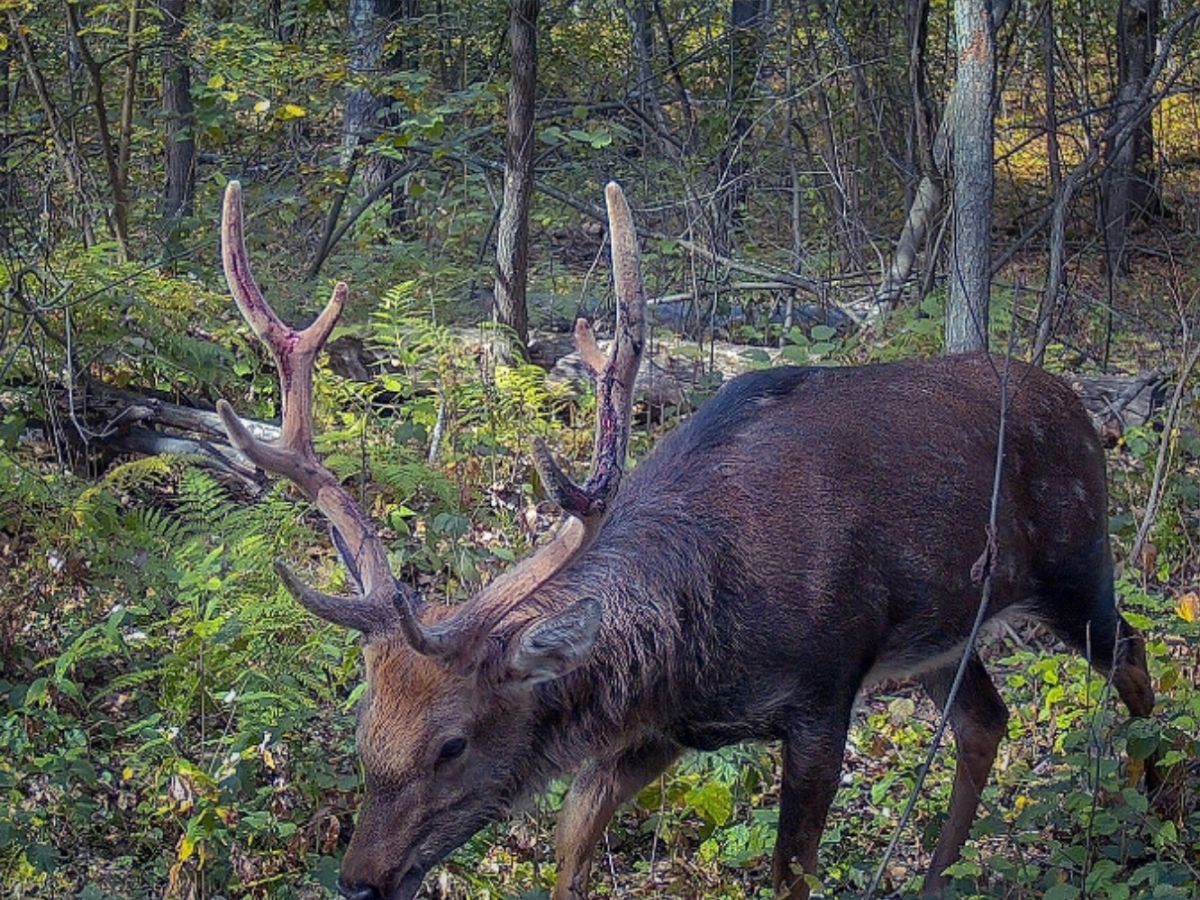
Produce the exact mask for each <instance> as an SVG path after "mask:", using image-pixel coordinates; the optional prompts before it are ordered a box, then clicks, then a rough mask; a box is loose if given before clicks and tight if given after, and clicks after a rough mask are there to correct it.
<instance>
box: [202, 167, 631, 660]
mask: <svg viewBox="0 0 1200 900" xmlns="http://www.w3.org/2000/svg"><path fill="white" fill-rule="evenodd" d="M606 197H607V201H608V215H609V225H610V230H611V242H612V261H613V277H614V280H615V283H616V297H617V330H616V339H615V340H614V342H613V347H612V351H611V353H610V354H609V356H608V357H605V356H604V354H603V353H601V351H600V349H599V347H598V346H597V345H596V340H595V337H594V336H593V335H592V330H591V328H590V326H589V325H588V323H587V322H586V321H585V320H583V319H580V320H579V321H578V322H577V323H576V324H575V342H576V345H577V346H578V348H579V351H580V355H581V356H582V357H583V360H584V364H585V365H586V366H587V368H588V370H589V372H591V374H592V377H593V378H594V379H595V382H596V395H597V421H596V446H595V449H594V452H593V456H592V472H591V475H590V477H589V478H588V480H587V482H586V483H585V484H584V485H583V486H582V487H580V486H579V485H577V484H575V483H574V482H573V481H571V479H570V478H568V477H567V476H566V475H565V474H564V473H563V472H562V470H561V469H560V468H559V467H558V465H557V464H556V463H555V462H554V459H553V457H552V456H551V455H550V451H549V450H548V449H547V448H546V446H545V444H543V443H541V442H540V441H539V442H538V443H537V444H536V446H535V448H534V464H535V465H536V467H537V470H538V472H539V473H540V475H541V478H542V482H543V484H545V485H546V488H547V490H548V491H549V493H550V494H551V496H552V497H553V498H554V499H555V500H556V501H557V502H558V503H559V505H561V506H562V508H563V510H564V512H566V513H568V515H569V516H570V518H568V519H567V520H566V521H565V522H564V523H563V524H562V525H561V526H560V527H559V529H558V531H557V532H556V534H555V535H554V537H553V538H551V539H550V541H548V542H547V543H546V544H545V545H544V546H543V547H541V548H540V549H539V550H538V551H537V552H536V553H534V554H533V555H532V556H529V557H528V558H526V559H525V560H523V561H522V562H521V563H519V564H518V565H517V566H515V567H514V568H513V569H511V570H509V571H508V572H507V573H505V574H504V575H501V576H500V577H499V578H497V579H495V580H494V581H493V582H492V583H491V584H489V585H488V587H487V588H486V589H485V590H484V591H483V592H482V593H480V594H479V595H477V596H476V597H475V598H474V600H473V601H472V602H471V603H470V604H468V605H467V607H465V608H464V609H463V610H460V611H459V613H458V614H457V615H455V616H452V617H449V618H447V619H445V620H443V621H442V622H439V623H438V624H436V625H424V624H423V623H422V622H421V621H420V618H419V616H418V599H417V597H416V595H415V593H414V592H413V591H412V589H411V588H409V587H408V586H406V585H404V584H402V583H401V582H399V581H397V579H396V578H395V576H394V575H393V574H392V570H391V567H390V565H389V564H388V560H387V551H386V549H385V548H384V546H383V542H382V541H381V540H380V539H379V536H378V535H377V534H376V533H375V530H374V529H373V528H372V526H371V523H370V520H369V519H368V518H367V516H366V515H365V514H364V513H363V511H362V510H361V509H360V508H359V506H358V504H357V503H355V501H354V499H353V498H352V497H351V496H350V493H349V492H348V491H347V490H346V489H345V488H344V487H343V486H342V484H341V482H340V481H339V480H338V478H337V476H336V475H334V474H333V472H331V471H330V470H329V469H328V468H326V467H325V465H324V464H322V462H321V461H320V459H319V458H318V457H317V455H316V452H315V451H314V449H313V444H312V373H313V366H314V365H315V363H316V359H317V355H318V354H319V353H320V352H321V348H322V347H323V346H324V344H325V341H326V339H328V337H329V334H330V332H331V331H332V330H333V326H334V325H335V324H336V322H337V320H338V317H339V316H340V315H341V312H342V309H343V307H344V306H345V303H346V296H347V289H346V285H345V284H343V283H341V282H339V283H338V284H337V285H336V286H335V287H334V289H333V295H332V296H331V297H330V298H329V303H328V304H327V305H326V307H325V309H324V310H323V311H322V312H321V314H320V315H319V316H318V317H317V319H316V321H315V322H313V323H312V324H311V325H310V326H308V328H305V329H304V330H303V331H297V330H295V329H293V328H291V327H289V326H287V325H286V324H284V323H283V322H282V321H281V320H280V319H279V317H278V316H277V315H276V314H275V312H274V310H272V309H271V307H270V306H269V305H268V304H267V302H266V300H265V299H263V296H262V292H261V291H260V290H259V288H258V285H257V284H256V283H255V281H254V276H253V275H252V274H251V273H250V265H249V262H248V261H247V258H246V245H245V240H244V237H243V232H242V192H241V186H240V185H239V184H238V183H237V182H236V181H231V182H230V183H229V186H228V188H227V189H226V191H225V206H224V210H223V214H222V219H221V253H222V258H223V260H224V263H225V277H226V279H227V280H228V282H229V289H230V292H231V293H232V294H233V298H234V300H235V301H236V302H237V305H238V309H240V310H241V312H242V316H243V317H244V318H245V319H246V321H247V322H248V323H249V324H250V327H251V328H252V329H253V331H254V333H255V334H256V335H258V338H259V340H261V341H262V342H263V344H264V345H265V346H266V347H267V349H268V350H269V351H270V353H271V356H272V358H273V359H274V361H275V368H276V369H277V370H278V372H279V383H280V388H281V391H282V396H283V427H282V430H281V435H280V438H279V440H278V442H276V443H266V442H264V441H260V440H259V439H257V438H255V437H254V436H253V435H252V434H251V433H250V432H249V430H248V429H247V428H246V426H245V425H244V424H243V423H242V421H241V419H239V418H238V416H237V413H235V412H234V411H233V407H231V406H230V405H229V404H228V403H226V402H225V401H224V400H221V401H218V403H217V411H218V413H220V416H221V421H222V422H223V423H224V425H225V430H226V432H227V433H228V434H229V439H230V441H231V442H232V443H233V445H234V446H235V447H237V448H238V449H239V450H240V451H241V452H242V453H244V454H245V455H246V456H247V457H248V458H249V459H250V460H251V461H252V462H253V463H254V464H255V465H256V466H258V467H259V468H261V469H263V470H265V471H267V472H271V473H274V474H276V475H280V476H282V477H284V478H287V479H289V480H290V481H292V482H294V483H295V484H296V485H297V486H298V487H299V488H300V490H301V491H302V492H303V493H304V495H305V496H307V497H308V498H309V499H310V500H311V501H312V502H313V503H314V504H315V505H316V507H317V509H319V510H320V511H321V513H322V514H323V515H324V516H325V518H326V519H328V520H329V524H330V528H331V533H332V538H333V543H334V545H335V546H336V547H337V549H338V552H339V554H340V555H341V557H342V560H343V562H344V563H345V564H346V568H347V569H349V570H350V574H351V575H352V576H353V578H354V580H355V581H356V582H357V584H358V588H359V593H358V595H357V596H354V597H338V596H334V595H331V594H325V593H322V592H320V591H317V590H315V589H314V588H312V587H310V586H309V585H307V584H305V583H304V582H303V581H301V580H300V578H299V577H298V576H297V575H296V574H295V573H294V572H292V570H291V569H289V568H288V567H287V566H286V565H284V564H283V563H282V562H276V564H275V571H276V573H277V574H278V575H279V578H280V579H281V580H282V581H283V584H284V586H285V587H286V588H287V589H288V591H289V592H290V593H291V594H292V596H294V597H295V598H296V599H297V600H298V601H299V602H300V603H301V604H302V605H303V606H304V607H306V608H307V609H309V610H310V611H311V612H313V613H315V614H316V615H318V616H320V617H321V618H323V619H326V620H328V621H330V622H334V623H336V624H339V625H345V626H348V627H350V628H355V629H357V630H359V631H363V632H366V633H372V632H380V631H384V630H387V629H389V628H391V627H393V626H396V625H398V626H399V627H400V629H401V630H402V631H403V633H404V635H405V638H406V639H407V640H408V642H409V643H410V644H411V645H412V647H413V649H415V650H416V651H417V652H419V653H423V654H425V655H427V656H437V657H441V658H443V659H450V658H452V657H454V656H455V655H456V654H459V653H460V651H461V650H462V649H463V648H464V646H467V645H470V644H474V643H476V641H475V640H474V639H473V638H472V635H474V637H475V638H478V636H479V635H478V631H477V627H478V626H480V624H481V622H480V620H481V618H482V619H483V620H487V621H491V620H494V619H495V618H496V617H497V616H500V615H503V612H504V610H506V609H508V608H510V606H511V605H512V604H514V603H516V602H519V601H520V600H521V599H523V598H524V597H526V596H528V594H529V593H530V592H531V591H533V590H534V589H536V588H537V587H538V586H539V585H540V584H542V583H543V582H544V581H545V580H546V579H548V578H550V577H551V576H552V575H553V574H555V573H556V572H558V571H559V570H561V569H562V568H563V567H564V566H565V565H566V564H567V563H568V562H570V561H571V560H572V559H573V558H575V557H576V556H577V555H578V554H579V553H581V552H582V551H583V550H585V549H586V548H587V546H588V545H589V544H590V543H591V542H592V540H593V539H594V538H595V536H596V534H597V533H598V531H599V528H600V523H601V521H602V520H603V518H604V511H605V509H606V506H607V503H608V501H609V500H610V499H611V498H612V496H613V495H614V494H615V493H616V490H617V486H618V484H619V482H620V479H621V473H622V471H623V470H624V467H625V453H626V450H627V447H628V443H629V425H630V415H631V410H632V406H633V383H634V378H635V377H636V375H637V370H638V364H639V362H640V360H641V354H642V347H643V344H644V342H645V294H644V290H643V288H642V280H641V271H640V263H639V259H638V249H637V235H636V233H635V231H634V227H633V218H632V216H631V215H630V212H629V206H628V204H627V203H626V202H625V196H624V194H622V193H621V189H620V187H618V186H617V185H616V184H615V183H611V184H609V185H608V187H607V189H606ZM468 608H469V611H468Z"/></svg>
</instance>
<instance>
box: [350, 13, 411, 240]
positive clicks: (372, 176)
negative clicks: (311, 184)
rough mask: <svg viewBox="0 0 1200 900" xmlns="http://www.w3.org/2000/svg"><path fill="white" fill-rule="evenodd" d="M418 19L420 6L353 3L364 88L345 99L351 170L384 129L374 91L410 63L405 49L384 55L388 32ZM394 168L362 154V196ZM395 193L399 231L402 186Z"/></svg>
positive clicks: (355, 72) (355, 68)
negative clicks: (389, 76) (358, 155)
mask: <svg viewBox="0 0 1200 900" xmlns="http://www.w3.org/2000/svg"><path fill="white" fill-rule="evenodd" d="M418 15H419V9H418V5H417V2H416V0H350V3H349V26H348V38H349V41H350V73H351V76H352V77H353V78H354V80H355V81H357V82H358V83H359V85H360V86H359V87H356V88H355V89H354V90H352V91H351V92H350V93H349V94H348V96H347V97H346V113H345V117H344V119H343V123H342V146H343V152H344V156H345V161H346V164H347V165H349V161H350V159H351V158H352V157H353V156H354V155H355V153H356V152H357V153H363V152H364V151H365V150H366V149H367V148H368V147H369V146H370V144H371V143H372V142H373V141H374V140H375V138H376V137H377V136H378V134H379V131H380V128H381V127H383V126H384V125H385V124H386V121H385V119H381V118H380V115H379V113H380V110H381V109H382V108H383V104H384V101H383V99H382V94H383V92H382V91H376V90H375V89H374V88H373V86H374V85H381V84H382V82H383V81H384V79H385V78H386V76H387V75H388V74H389V73H391V72H395V71H397V70H399V69H401V68H403V66H404V65H405V63H406V60H405V56H406V54H405V48H404V46H403V44H401V45H400V46H399V48H398V49H397V50H396V51H395V52H393V53H390V54H389V53H387V52H386V50H387V43H388V38H389V32H390V31H391V30H392V29H393V27H394V26H395V25H396V24H397V23H399V22H401V21H402V20H404V19H406V18H414V17H416V16H418ZM408 55H411V53H410V54H408ZM395 168H396V161H395V160H392V159H389V158H388V157H386V156H382V155H379V154H375V153H364V155H363V156H362V159H361V164H360V165H359V167H358V169H359V171H360V172H361V173H362V187H363V190H364V192H366V193H370V192H371V191H373V190H375V189H376V188H377V187H379V185H381V184H383V183H384V182H386V181H387V180H388V178H389V177H390V176H391V175H392V173H393V171H395ZM393 188H394V190H393V193H392V217H391V218H392V224H393V225H399V224H401V223H402V222H403V220H404V219H405V214H404V195H403V192H402V190H401V189H400V187H399V185H393Z"/></svg>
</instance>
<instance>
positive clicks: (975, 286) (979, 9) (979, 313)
mask: <svg viewBox="0 0 1200 900" xmlns="http://www.w3.org/2000/svg"><path fill="white" fill-rule="evenodd" d="M989 7H990V2H989V0H955V4H954V25H955V50H956V52H957V55H958V72H957V74H956V75H955V79H954V99H953V103H954V119H953V122H952V123H951V128H952V130H953V146H952V151H951V160H952V165H953V168H954V200H953V202H954V209H953V216H954V218H953V232H952V238H951V251H950V291H949V294H948V296H947V298H946V352H947V353H966V352H970V351H978V350H986V349H987V346H988V308H989V305H990V301H991V270H992V265H991V262H992V194H993V190H994V183H995V173H994V168H993V158H994V154H993V138H994V118H995V106H994V103H993V99H992V98H993V95H994V86H995V77H996V41H995V33H994V31H993V26H992V17H991V11H990V9H989Z"/></svg>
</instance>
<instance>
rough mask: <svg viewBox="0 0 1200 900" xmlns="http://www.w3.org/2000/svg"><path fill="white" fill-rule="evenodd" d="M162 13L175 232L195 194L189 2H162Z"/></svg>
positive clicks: (170, 214)
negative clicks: (186, 39) (186, 33)
mask: <svg viewBox="0 0 1200 900" xmlns="http://www.w3.org/2000/svg"><path fill="white" fill-rule="evenodd" d="M159 10H160V12H161V13H162V35H163V47H162V70H163V84H162V108H163V119H164V120H165V122H166V130H165V132H164V135H163V139H164V142H165V149H166V170H167V184H166V190H165V191H164V195H163V210H162V214H163V223H164V224H165V225H166V226H167V229H168V231H169V232H173V231H174V230H175V229H176V228H177V227H178V223H179V220H180V219H183V218H186V217H189V216H191V214H192V197H193V195H194V194H195V192H196V117H195V111H194V109H193V107H192V69H191V60H190V59H189V57H188V51H187V48H186V47H185V46H184V44H183V20H184V17H185V15H186V13H187V0H159Z"/></svg>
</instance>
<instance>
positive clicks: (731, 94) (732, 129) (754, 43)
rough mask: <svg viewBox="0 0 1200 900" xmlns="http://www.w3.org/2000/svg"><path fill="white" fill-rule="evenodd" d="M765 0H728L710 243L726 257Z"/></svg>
mask: <svg viewBox="0 0 1200 900" xmlns="http://www.w3.org/2000/svg"><path fill="white" fill-rule="evenodd" d="M764 13H765V3H764V0H733V2H732V5H731V7H730V15H729V81H728V86H727V88H726V101H725V102H726V107H727V114H728V116H729V130H728V137H727V138H726V139H725V144H724V146H723V147H722V148H721V152H720V153H719V154H718V155H717V187H716V207H717V210H716V213H717V214H716V216H715V219H716V224H715V229H714V230H715V235H714V236H715V238H716V241H715V244H716V251H717V253H719V254H721V255H723V256H729V255H730V254H731V253H732V252H733V248H734V247H735V246H736V241H735V239H734V232H735V230H736V228H737V224H738V220H739V219H740V218H741V214H742V207H743V206H744V205H745V201H746V191H747V185H746V175H747V172H748V167H747V165H746V149H745V147H743V146H742V144H743V143H744V142H745V140H746V135H747V134H748V133H749V131H750V123H751V122H752V121H753V120H754V112H753V106H754V102H753V101H754V87H755V83H756V82H757V80H758V64H759V50H760V49H761V45H762V42H761V37H762V29H763V27H764V25H765V22H766V16H765V14H764Z"/></svg>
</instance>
